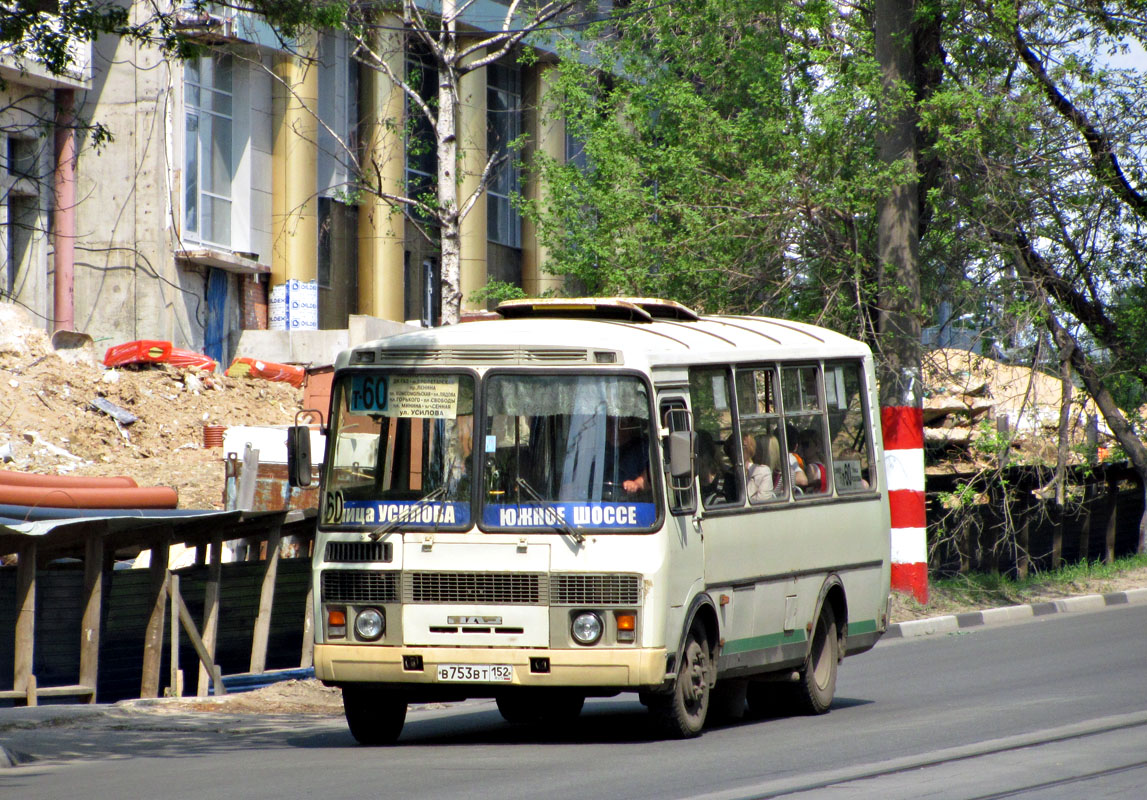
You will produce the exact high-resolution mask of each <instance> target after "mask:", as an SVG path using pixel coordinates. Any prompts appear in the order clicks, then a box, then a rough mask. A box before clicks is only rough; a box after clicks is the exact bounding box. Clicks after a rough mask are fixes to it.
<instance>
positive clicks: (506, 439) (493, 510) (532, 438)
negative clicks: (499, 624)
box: [480, 375, 658, 531]
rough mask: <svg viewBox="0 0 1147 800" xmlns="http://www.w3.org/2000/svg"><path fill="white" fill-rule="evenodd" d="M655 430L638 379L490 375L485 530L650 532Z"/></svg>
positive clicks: (654, 513)
mask: <svg viewBox="0 0 1147 800" xmlns="http://www.w3.org/2000/svg"><path fill="white" fill-rule="evenodd" d="M653 433H654V431H653V426H652V419H651V415H650V403H649V395H648V391H647V390H646V387H645V384H644V383H642V382H641V381H640V380H639V379H638V378H636V377H627V376H605V375H563V376H560V377H558V376H551V375H545V376H542V375H494V376H491V377H489V378H488V379H487V380H486V382H485V415H484V420H483V426H482V429H481V432H480V435H481V437H482V440H481V451H482V454H481V458H482V498H483V508H482V523H483V525H484V526H485V527H488V528H495V529H506V528H515V529H516V528H534V529H541V530H550V531H553V530H563V529H564V528H565V527H567V526H572V527H573V528H577V529H581V528H594V529H623V530H648V529H651V528H652V527H653V525H654V524H655V523H656V521H657V518H658V513H657V504H656V503H655V501H654V496H655V493H654V485H655V481H654V479H655V475H654V470H652V469H650V464H651V463H654V462H653V461H652V459H651V454H652V452H653Z"/></svg>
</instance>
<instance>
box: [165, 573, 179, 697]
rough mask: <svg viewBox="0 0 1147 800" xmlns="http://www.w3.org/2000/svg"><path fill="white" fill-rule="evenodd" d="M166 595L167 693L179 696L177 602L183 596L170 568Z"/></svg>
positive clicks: (176, 577) (177, 580)
mask: <svg viewBox="0 0 1147 800" xmlns="http://www.w3.org/2000/svg"><path fill="white" fill-rule="evenodd" d="M167 595H168V597H169V598H170V601H171V602H169V603H168V606H167V607H168V609H169V613H170V614H171V617H170V619H169V620H168V628H169V629H170V631H171V633H170V634H169V636H170V637H171V643H170V645H169V646H168V653H169V655H168V658H167V661H168V664H169V666H170V674H169V676H168V680H167V693H168V695H170V696H174V697H179V696H181V695H182V694H183V692H181V691H180V686H179V604H180V603H182V602H183V598H182V597H181V596H180V594H179V576H178V575H176V574H175V573H174V572H171V571H170V570H169V571H168V573H167Z"/></svg>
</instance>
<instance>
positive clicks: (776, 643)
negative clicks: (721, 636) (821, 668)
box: [721, 631, 805, 655]
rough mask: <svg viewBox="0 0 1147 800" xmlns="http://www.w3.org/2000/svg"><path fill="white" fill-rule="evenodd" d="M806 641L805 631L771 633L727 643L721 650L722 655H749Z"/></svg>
mask: <svg viewBox="0 0 1147 800" xmlns="http://www.w3.org/2000/svg"><path fill="white" fill-rule="evenodd" d="M804 640H805V635H804V631H793V632H792V633H787V634H786V633H770V634H767V635H765V636H750V637H749V638H747V639H734V640H733V641H731V642H729V641H727V642H725V646H724V647H722V648H721V655H733V654H734V653H747V652H749V651H751V650H769V649H771V648H773V647H780V646H781V645H782V644H796V643H798V642H803V641H804Z"/></svg>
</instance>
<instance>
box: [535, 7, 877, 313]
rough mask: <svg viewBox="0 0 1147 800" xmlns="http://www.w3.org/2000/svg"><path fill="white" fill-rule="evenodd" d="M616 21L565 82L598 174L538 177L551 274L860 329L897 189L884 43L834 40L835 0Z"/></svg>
mask: <svg viewBox="0 0 1147 800" xmlns="http://www.w3.org/2000/svg"><path fill="white" fill-rule="evenodd" d="M616 25H617V27H618V28H620V29H621V32H620V35H619V36H617V37H597V36H595V35H594V34H593V33H591V34H590V35H589V36H588V37H587V38H588V39H589V40H590V41H591V42H593V43H594V45H595V46H594V48H593V50H592V53H591V56H592V59H586V58H582V59H580V60H579V59H575V58H572V57H570V58H567V60H566V61H565V62H564V64H563V66H562V69H561V71H560V74H559V76H558V78H557V80H556V81H555V84H556V87H557V91H558V94H559V97H560V108H559V111H558V114H559V116H562V117H563V118H564V119H565V120H566V123H567V126H568V131H569V133H570V134H571V135H572V137H573V138H574V139H575V140H577V141H578V142H580V143H581V145H582V147H583V150H584V162H583V164H586V165H588V167H587V168H582V166H583V164H577V163H575V164H566V165H558V164H555V163H552V162H547V161H545V160H544V159H536V160H535V161H534V162H533V164H532V167H533V169H534V170H535V171H536V172H537V173H538V174H540V175H541V176H542V177H543V179H544V180H545V181H546V182H547V185H548V186H549V187H550V191H549V193H548V195H547V198H546V203H545V204H544V205H542V206H534V207H530V208H527V214H529V215H531V216H533V217H534V218H535V219H536V220H537V221H538V222H539V224H540V231H541V233H540V235H541V238H542V240H543V243H544V244H545V245H546V246H547V247H549V248H550V250H551V253H552V254H553V260H552V262H551V263H550V264H548V265H546V266H547V268H549V269H551V270H552V271H554V272H557V273H559V274H565V275H568V276H571V277H573V278H575V279H576V281H577V283H578V284H579V286H581V287H584V288H585V289H586V290H587V291H589V292H591V293H594V294H614V293H618V294H656V295H659V296H666V297H671V298H675V299H679V300H681V301H683V302H686V303H688V304H690V305H693V306H697V307H700V308H703V309H707V310H712V311H726V312H748V313H770V314H777V315H786V316H790V317H799V318H806V319H817V320H819V321H821V322H828V323H833V324H836V325H838V326H839V327H842V328H847V329H850V330H852V331H854V332H860V331H861V330H862V328H863V325H862V323H861V318H862V316H863V314H864V309H865V307H866V306H867V305H868V304H869V303H870V302H871V299H872V293H873V291H874V288H875V287H874V284H873V282H872V280H871V278H870V277H869V276H870V273H871V263H872V252H873V250H874V248H875V227H874V225H875V220H874V217H873V216H872V209H873V208H874V201H875V198H876V196H877V193H878V192H879V191H880V190H881V187H883V186H886V185H887V183H888V181H889V180H891V174H890V173H882V172H881V170H880V168H879V167H878V166H876V160H875V158H874V157H873V150H872V146H871V140H872V135H871V133H872V131H871V119H870V112H871V108H872V105H873V103H872V100H871V96H872V91H873V90H874V88H875V87H876V86H877V84H878V74H877V71H876V69H875V66H874V65H873V64H872V63H871V62H870V61H869V60H867V59H864V58H858V57H857V54H856V52H855V50H854V49H852V47H853V46H855V45H856V44H857V43H858V42H860V43H863V41H864V40H865V38H866V36H867V34H866V33H865V32H864V31H863V30H862V29H860V30H855V29H854V30H851V31H849V34H850V36H851V37H852V41H851V42H850V43H849V46H846V45H844V44H842V43H840V42H837V41H835V40H834V39H833V38H832V36H831V35H829V34H831V33H835V31H834V30H833V28H834V26H838V25H839V21H838V20H837V19H836V17H835V10H834V7H833V6H832V5H831V4H827V3H819V2H816V3H810V4H806V5H804V6H803V7H799V8H798V7H796V6H794V5H792V4H789V3H784V2H767V3H760V2H745V1H744V0H737V1H736V2H731V3H730V2H717V0H699V1H698V2H692V3H689V4H687V5H685V6H673V7H666V8H663V9H657V10H654V11H651V12H650V13H649V14H648V15H638V16H632V17H626V18H624V19H622V20H619V21H618V22H617V23H616ZM569 55H571V56H572V54H569ZM583 55H584V54H583ZM589 60H592V63H593V64H594V66H595V67H600V68H602V69H604V71H605V72H606V73H607V74H609V75H610V76H611V77H609V78H608V79H607V78H603V77H602V72H601V71H599V70H598V69H591V68H589V67H587V66H586V65H585V64H586V62H587V61H589ZM842 75H847V76H848V78H849V80H847V81H845V80H842V78H841V76H842ZM861 153H863V157H860V158H857V157H855V156H857V155H859V154H861ZM826 299H828V301H829V302H828V304H827V305H826Z"/></svg>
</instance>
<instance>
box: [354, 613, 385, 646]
mask: <svg viewBox="0 0 1147 800" xmlns="http://www.w3.org/2000/svg"><path fill="white" fill-rule="evenodd" d="M385 630H386V617H384V616H383V615H382V612H381V611H379V610H378V609H377V608H364V609H362V610H361V611H359V612H358V613H357V614H355V617H354V632H355V635H356V636H357V637H358V638H359V639H362V640H363V641H366V642H373V641H374V640H375V639H377V638H378V637H380V636H382V634H383V631H385Z"/></svg>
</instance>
